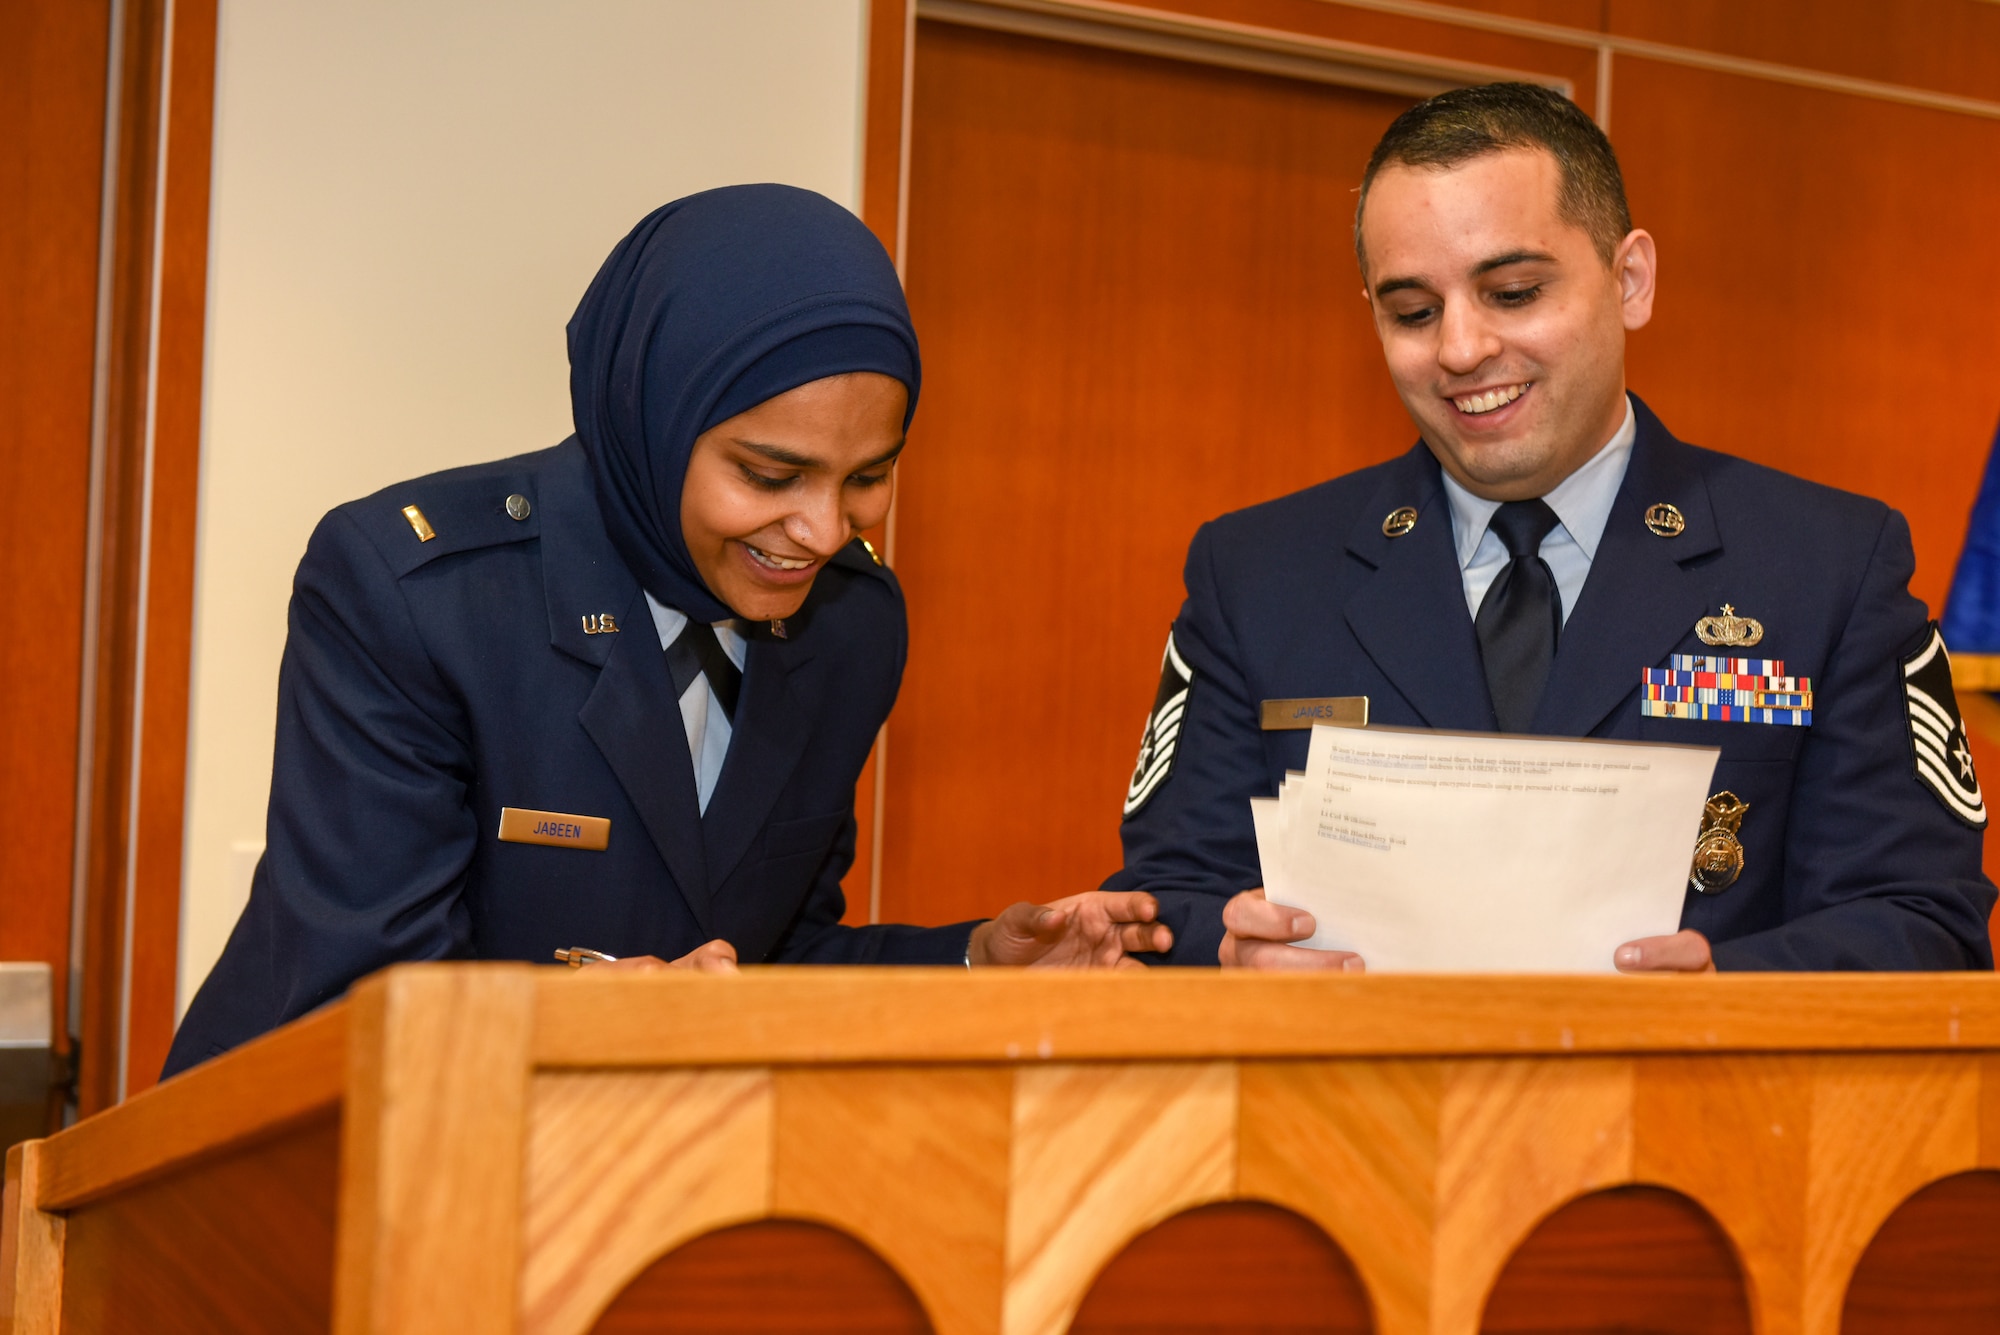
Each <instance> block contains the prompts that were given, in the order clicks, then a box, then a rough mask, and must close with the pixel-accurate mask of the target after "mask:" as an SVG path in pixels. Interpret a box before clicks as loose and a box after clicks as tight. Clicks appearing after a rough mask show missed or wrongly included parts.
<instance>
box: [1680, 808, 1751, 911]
mask: <svg viewBox="0 0 2000 1335" xmlns="http://www.w3.org/2000/svg"><path fill="white" fill-rule="evenodd" d="M1749 810H1750V804H1749V803H1748V802H1745V801H1744V800H1743V799H1742V798H1740V797H1738V796H1737V795H1736V794H1734V793H1732V792H1729V791H1727V790H1726V789H1725V790H1724V791H1722V792H1719V793H1717V794H1716V795H1715V796H1714V797H1711V798H1709V799H1708V805H1707V806H1705V807H1704V808H1703V809H1702V813H1701V834H1700V835H1699V836H1697V837H1696V839H1695V843H1694V864H1693V865H1692V866H1691V867H1690V868H1689V869H1688V884H1689V885H1691V886H1693V887H1694V888H1695V889H1696V890H1699V891H1700V892H1701V893H1702V894H1704V895H1719V894H1721V893H1722V892H1723V891H1724V890H1727V889H1728V888H1729V887H1730V886H1732V885H1734V884H1736V878H1737V877H1738V876H1741V875H1742V874H1743V841H1742V840H1741V839H1739V838H1737V831H1739V830H1741V829H1742V828H1743V817H1744V815H1745V813H1747V812H1748V811H1749Z"/></svg>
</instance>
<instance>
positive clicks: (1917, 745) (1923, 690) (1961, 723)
mask: <svg viewBox="0 0 2000 1335" xmlns="http://www.w3.org/2000/svg"><path fill="white" fill-rule="evenodd" d="M1903 707H1904V709H1905V711H1906V712H1907V714H1908V715H1909V722H1910V756H1911V760H1912V763H1913V764H1914V765H1915V766H1916V774H1917V782H1919V783H1921V784H1923V785H1924V786H1925V787H1927V788H1929V789H1930V790H1931V791H1932V792H1933V793H1936V794H1937V799H1938V801H1940V802H1942V803H1944V808H1945V810H1946V811H1949V812H1950V813H1951V814H1952V815H1954V816H1956V817H1958V818H1959V819H1960V820H1961V821H1963V822H1965V823H1966V824H1967V825H1970V826H1971V827H1972V828H1973V829H1975V830H1983V829H1985V828H1986V798H1985V796H1984V794H1982V793H1981V792H1980V791H1979V777H1978V775H1976V774H1974V773H1973V769H1972V746H1971V743H1970V742H1969V741H1968V740H1967V738H1966V735H1965V720H1964V719H1963V718H1961V717H1960V716H1959V712H1958V697H1957V696H1955V695H1954V694H1953V693H1952V689H1951V659H1950V657H1949V656H1948V655H1947V654H1946V652H1945V647H1944V637H1943V636H1942V635H1940V634H1939V633H1938V628H1937V623H1936V622H1935V621H1933V622H1932V623H1931V624H1930V629H1929V631H1928V633H1927V634H1926V635H1925V636H1924V639H1923V641H1922V643H1921V644H1920V645H1919V646H1918V648H1917V650H1916V652H1915V653H1913V654H1911V655H1910V656H1909V657H1907V658H1905V659H1904V660H1903Z"/></svg>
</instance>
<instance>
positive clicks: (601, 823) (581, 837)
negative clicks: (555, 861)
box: [500, 807, 611, 853]
mask: <svg viewBox="0 0 2000 1335" xmlns="http://www.w3.org/2000/svg"><path fill="white" fill-rule="evenodd" d="M500 839H501V842H502V843H509V844H549V845H551V846H553V847H555V848H583V849H588V850H590V851H591V852H593V853H600V852H603V851H604V848H605V846H606V845H608V844H609V843H610V842H611V822H610V820H608V819H607V818H605V817H603V816H572V815H570V814H569V813H568V812H564V811H530V810H529V809H528V808H526V807H501V808H500Z"/></svg>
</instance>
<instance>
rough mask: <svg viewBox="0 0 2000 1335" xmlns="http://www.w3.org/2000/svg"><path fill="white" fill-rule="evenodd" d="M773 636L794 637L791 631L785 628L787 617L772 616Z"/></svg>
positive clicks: (782, 638)
mask: <svg viewBox="0 0 2000 1335" xmlns="http://www.w3.org/2000/svg"><path fill="white" fill-rule="evenodd" d="M771 638H772V639H774V640H789V639H791V638H792V634H791V632H790V631H788V630H786V629H785V619H784V618H783V617H773V618H771Z"/></svg>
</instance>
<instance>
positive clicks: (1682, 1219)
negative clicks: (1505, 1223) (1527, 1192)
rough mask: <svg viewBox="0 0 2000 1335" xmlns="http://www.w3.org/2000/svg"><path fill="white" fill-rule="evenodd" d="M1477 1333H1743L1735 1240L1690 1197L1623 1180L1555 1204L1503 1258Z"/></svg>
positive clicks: (1744, 1301)
mask: <svg viewBox="0 0 2000 1335" xmlns="http://www.w3.org/2000/svg"><path fill="white" fill-rule="evenodd" d="M1479 1329H1480V1331H1481V1335H1525V1332H1529V1331H1534V1332H1541V1333H1546V1335H1555V1333H1556V1332H1572V1331H1573V1332H1578V1335H1581V1333H1582V1332H1586V1331H1604V1330H1633V1331H1641V1330H1643V1331H1646V1332H1649V1335H1751V1332H1752V1323H1751V1315H1750V1287H1749V1283H1748V1281H1747V1280H1746V1278H1745V1277H1744V1273H1743V1266H1742V1262H1741V1260H1740V1258H1739V1257H1738V1256H1737V1254H1736V1248H1735V1245H1734V1244H1733V1243H1732V1242H1731V1240H1730V1237H1729V1234H1728V1233H1727V1232H1725V1231H1724V1229H1723V1228H1722V1226H1721V1224H1719V1223H1717V1222H1716V1219H1715V1217H1714V1216H1713V1215H1711V1214H1710V1213H1709V1212H1708V1211H1707V1210H1706V1209H1704V1208H1703V1207H1702V1205H1701V1204H1700V1203H1699V1202H1697V1201H1696V1200H1695V1199H1694V1198H1693V1197H1690V1196H1686V1195H1683V1194H1682V1193H1680V1192H1678V1191H1674V1190H1672V1189H1670V1188H1667V1187H1660V1186H1653V1185H1649V1184H1644V1183H1628V1184H1625V1185H1623V1186H1616V1187H1607V1188H1605V1189H1603V1190H1600V1191H1592V1192H1587V1193H1585V1194H1584V1195H1581V1196H1576V1197H1573V1198H1571V1199H1570V1200H1569V1201H1568V1202H1567V1203H1566V1204H1564V1205H1562V1206H1559V1207H1558V1208H1557V1209H1555V1210H1554V1211H1552V1212H1550V1213H1549V1214H1548V1215H1546V1216H1544V1217H1543V1219H1542V1221H1541V1222H1540V1223H1539V1224H1537V1225H1535V1228H1534V1230H1533V1231H1532V1232H1531V1233H1529V1234H1528V1236H1527V1237H1526V1238H1525V1239H1523V1240H1522V1242H1521V1245H1520V1246H1518V1247H1516V1248H1515V1249H1514V1252H1513V1255H1511V1256H1509V1257H1508V1258H1507V1264H1506V1265H1505V1266H1504V1267H1502V1269H1501V1271H1500V1277H1499V1279H1497V1280H1496V1281H1495V1282H1494V1285H1493V1288H1492V1289H1491V1290H1490V1291H1489V1292H1488V1293H1487V1295H1486V1304H1485V1309H1484V1311H1483V1313H1482V1315H1481V1317H1480V1321H1479Z"/></svg>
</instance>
